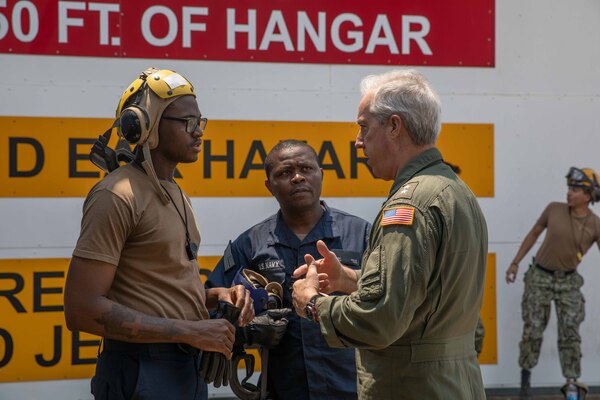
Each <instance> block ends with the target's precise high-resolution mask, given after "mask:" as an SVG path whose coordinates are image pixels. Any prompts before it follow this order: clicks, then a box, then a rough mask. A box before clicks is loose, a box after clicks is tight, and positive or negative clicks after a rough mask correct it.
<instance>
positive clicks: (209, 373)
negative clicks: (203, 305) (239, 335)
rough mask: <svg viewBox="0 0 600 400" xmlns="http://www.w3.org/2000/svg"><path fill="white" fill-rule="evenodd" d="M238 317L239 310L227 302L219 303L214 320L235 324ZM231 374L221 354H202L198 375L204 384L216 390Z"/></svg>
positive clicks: (225, 382)
mask: <svg viewBox="0 0 600 400" xmlns="http://www.w3.org/2000/svg"><path fill="white" fill-rule="evenodd" d="M239 316H240V309H239V308H237V307H236V306H234V305H233V304H231V303H229V302H226V301H219V305H218V306H217V313H216V315H215V318H225V319H226V320H227V321H229V322H231V323H232V324H235V323H236V321H237V319H238V317H239ZM231 373H232V371H231V364H230V363H229V360H227V358H226V357H225V356H224V355H223V354H221V353H217V352H213V351H203V352H202V356H201V359H200V368H199V370H198V374H199V375H200V377H201V378H202V379H203V380H204V382H205V383H207V384H208V383H212V384H213V386H214V387H216V388H218V387H221V385H223V386H227V385H228V384H229V378H230V377H231Z"/></svg>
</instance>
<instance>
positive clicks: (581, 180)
mask: <svg viewBox="0 0 600 400" xmlns="http://www.w3.org/2000/svg"><path fill="white" fill-rule="evenodd" d="M566 178H567V185H568V186H575V187H582V188H587V189H594V188H597V187H598V175H597V174H596V172H595V171H594V170H593V169H591V168H581V169H579V168H576V167H571V168H569V172H568V173H567V176H566Z"/></svg>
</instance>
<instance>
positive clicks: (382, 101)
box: [361, 69, 442, 146]
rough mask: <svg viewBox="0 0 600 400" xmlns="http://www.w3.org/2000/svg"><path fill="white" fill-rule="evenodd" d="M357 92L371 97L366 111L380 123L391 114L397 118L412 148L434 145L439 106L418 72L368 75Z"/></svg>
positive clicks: (440, 111) (440, 121) (406, 71)
mask: <svg viewBox="0 0 600 400" xmlns="http://www.w3.org/2000/svg"><path fill="white" fill-rule="evenodd" d="M361 93H362V95H363V96H364V95H366V94H369V93H372V94H373V99H372V100H371V104H370V106H369V107H370V108H369V111H370V112H371V113H372V114H374V115H375V117H376V118H377V120H378V121H379V122H380V123H381V124H383V123H385V121H387V119H388V118H389V117H390V116H391V115H398V116H399V117H400V119H401V120H402V124H403V125H404V128H405V129H406V131H407V132H408V135H409V136H410V138H411V140H412V141H413V143H414V144H415V145H418V146H422V145H428V144H435V141H436V139H437V136H438V134H439V132H440V129H441V127H442V118H441V117H442V104H441V101H440V98H439V97H438V95H437V93H436V92H435V91H434V90H433V88H432V87H431V85H430V83H429V82H428V81H427V79H426V78H425V76H423V74H421V73H420V72H419V71H416V70H413V69H408V70H394V71H390V72H387V73H384V74H380V75H369V76H367V77H365V78H364V79H363V80H362V82H361Z"/></svg>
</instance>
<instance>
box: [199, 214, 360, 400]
mask: <svg viewBox="0 0 600 400" xmlns="http://www.w3.org/2000/svg"><path fill="white" fill-rule="evenodd" d="M321 204H322V205H323V207H324V208H325V211H324V213H323V215H322V216H321V219H320V220H319V222H318V223H317V224H316V225H315V227H314V228H313V229H312V230H311V231H310V233H309V234H308V235H306V237H305V238H304V239H303V240H300V239H299V238H298V237H297V236H296V235H295V234H294V233H293V232H292V231H291V230H290V229H289V228H288V227H287V226H286V225H285V223H284V222H283V219H282V217H281V212H278V213H277V214H275V215H273V216H271V217H269V218H267V219H266V220H264V221H262V222H261V223H259V224H257V225H255V226H253V227H252V228H250V229H248V230H247V231H245V232H244V233H242V234H241V235H240V236H239V237H238V238H237V239H236V240H235V241H233V242H230V244H229V246H228V247H227V249H226V250H225V254H224V255H223V257H222V258H221V260H220V261H219V263H218V264H217V266H216V267H215V269H214V271H213V272H212V273H211V274H210V275H209V277H208V280H207V282H206V287H207V288H212V287H229V286H231V282H232V281H233V278H234V276H235V275H236V273H237V272H238V271H239V270H240V269H241V268H249V269H252V270H254V271H256V272H258V273H260V274H261V275H263V276H264V277H265V278H267V280H269V281H275V282H279V283H281V284H282V286H283V288H284V299H283V306H284V307H289V308H292V297H291V291H290V288H291V284H292V281H291V279H292V273H293V272H294V270H295V269H296V268H297V267H298V266H299V265H302V264H304V255H305V254H311V255H312V256H313V257H315V258H317V259H319V258H322V256H321V255H320V254H319V252H318V251H317V248H316V243H317V241H318V240H323V241H324V242H325V244H327V247H328V248H329V249H331V250H332V251H333V252H334V253H336V255H337V256H338V258H339V259H340V260H341V262H342V263H343V264H346V265H348V266H350V267H353V268H356V269H359V268H360V262H361V258H362V254H363V252H364V250H365V248H366V246H367V236H368V233H369V230H370V224H369V223H368V222H367V221H365V220H363V219H361V218H358V217H356V216H353V215H350V214H348V213H345V212H343V211H340V210H336V209H333V208H329V207H327V205H326V204H325V203H324V202H321ZM354 354H355V353H354V349H332V348H330V347H329V346H328V345H327V343H326V342H325V340H324V339H323V336H322V335H321V332H320V329H319V324H315V323H314V322H311V321H309V320H307V319H303V318H299V317H298V316H297V315H296V314H295V313H292V314H290V316H289V323H288V327H287V330H286V333H285V335H284V337H283V339H282V340H281V342H280V344H279V345H278V346H277V347H275V348H274V349H271V350H270V351H269V366H268V373H267V376H268V390H269V392H270V395H271V398H273V399H285V400H294V399H299V400H300V399H311V400H318V399H323V400H330V399H336V400H344V399H356V398H357V394H356V366H355V355H354Z"/></svg>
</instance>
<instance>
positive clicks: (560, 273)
mask: <svg viewBox="0 0 600 400" xmlns="http://www.w3.org/2000/svg"><path fill="white" fill-rule="evenodd" d="M535 267H536V268H538V269H540V270H542V271H544V272H546V273H548V274H551V275H553V276H554V277H555V278H564V277H565V276H567V275H571V274H572V273H573V272H575V270H574V269H571V270H569V271H559V270H556V269H548V268H544V267H542V266H541V265H540V264H535Z"/></svg>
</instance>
